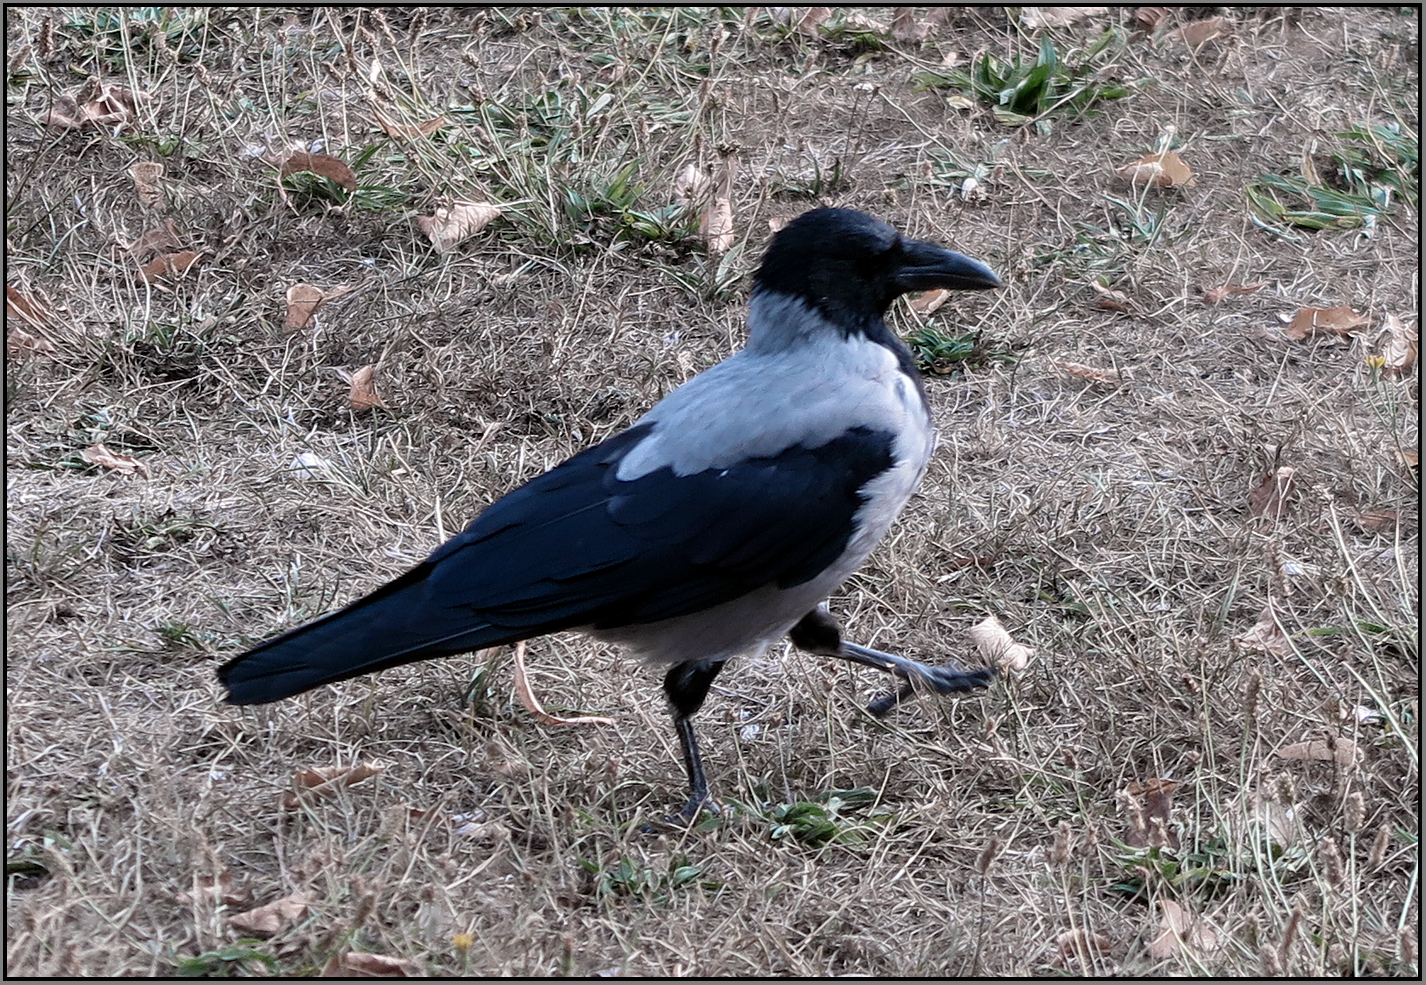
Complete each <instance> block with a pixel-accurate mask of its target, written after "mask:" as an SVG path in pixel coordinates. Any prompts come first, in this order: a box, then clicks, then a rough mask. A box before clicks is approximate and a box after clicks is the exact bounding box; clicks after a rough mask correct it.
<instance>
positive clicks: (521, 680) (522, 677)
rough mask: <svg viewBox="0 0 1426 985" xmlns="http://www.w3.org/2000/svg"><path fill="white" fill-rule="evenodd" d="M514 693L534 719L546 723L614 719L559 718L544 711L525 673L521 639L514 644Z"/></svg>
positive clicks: (609, 720)
mask: <svg viewBox="0 0 1426 985" xmlns="http://www.w3.org/2000/svg"><path fill="white" fill-rule="evenodd" d="M515 693H516V694H517V695H518V696H519V698H520V704H522V705H524V706H525V710H526V711H528V712H529V713H530V714H531V715H533V716H535V718H536V720H538V721H540V722H543V723H544V724H546V725H613V724H614V719H612V718H600V717H598V716H595V715H577V716H575V717H574V718H560V717H559V716H558V715H551V714H550V713H549V712H547V711H545V707H544V705H542V704H540V699H539V698H537V697H535V691H534V689H533V688H531V687H530V677H529V675H528V674H526V673H525V641H524V640H521V641H520V642H519V643H516V644H515Z"/></svg>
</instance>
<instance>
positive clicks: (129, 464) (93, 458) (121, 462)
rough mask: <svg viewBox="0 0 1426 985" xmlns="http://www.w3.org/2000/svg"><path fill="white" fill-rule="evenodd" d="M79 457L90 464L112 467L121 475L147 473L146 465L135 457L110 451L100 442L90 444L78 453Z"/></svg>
mask: <svg viewBox="0 0 1426 985" xmlns="http://www.w3.org/2000/svg"><path fill="white" fill-rule="evenodd" d="M79 457H80V458H82V459H84V460H85V461H86V462H88V463H90V464H91V465H98V466H100V467H102V468H106V469H113V470H114V471H115V472H119V473H122V474H123V475H133V474H134V473H135V472H139V473H142V474H143V475H145V476H146V475H148V474H149V469H148V466H147V465H145V464H144V463H143V462H141V461H139V460H138V459H137V458H134V457H133V456H132V455H120V454H118V453H117V452H112V451H110V450H109V449H108V448H105V447H104V446H103V445H102V444H96V445H90V446H89V447H88V448H86V449H84V450H83V451H82V452H80V453H79Z"/></svg>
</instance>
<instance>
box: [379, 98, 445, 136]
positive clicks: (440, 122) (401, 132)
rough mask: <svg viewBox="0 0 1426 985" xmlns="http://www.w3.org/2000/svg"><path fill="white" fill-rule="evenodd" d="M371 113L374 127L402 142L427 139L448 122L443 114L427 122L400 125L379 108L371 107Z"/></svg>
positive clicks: (399, 122) (400, 123)
mask: <svg viewBox="0 0 1426 985" xmlns="http://www.w3.org/2000/svg"><path fill="white" fill-rule="evenodd" d="M371 112H372V115H373V116H375V117H376V125H377V126H379V127H381V129H382V130H384V131H385V132H386V134H387V136H390V137H398V138H401V139H404V140H419V139H421V138H422V137H429V136H430V135H431V134H433V133H435V132H436V131H437V130H439V129H440V128H441V127H443V126H445V125H446V124H447V123H449V122H450V120H448V119H446V117H445V115H444V114H442V115H440V116H437V117H434V118H432V119H429V120H422V121H421V122H420V123H402V122H401V121H399V120H397V119H395V118H393V117H391V116H388V115H387V114H386V113H384V112H383V111H382V109H381V107H379V106H373V107H372V110H371Z"/></svg>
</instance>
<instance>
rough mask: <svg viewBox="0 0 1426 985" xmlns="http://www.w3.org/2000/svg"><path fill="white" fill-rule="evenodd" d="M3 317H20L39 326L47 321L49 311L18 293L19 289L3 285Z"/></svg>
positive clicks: (36, 326)
mask: <svg viewBox="0 0 1426 985" xmlns="http://www.w3.org/2000/svg"><path fill="white" fill-rule="evenodd" d="M5 317H6V318H20V319H23V320H24V321H27V322H29V323H30V324H31V325H32V326H34V327H35V328H39V327H41V326H42V325H44V324H45V322H47V321H49V312H47V311H45V309H44V308H42V307H40V306H39V305H38V304H37V303H35V302H34V301H32V300H31V299H30V298H28V297H26V296H25V295H24V294H22V293H20V291H19V289H17V288H15V287H12V286H11V285H9V284H6V285H5Z"/></svg>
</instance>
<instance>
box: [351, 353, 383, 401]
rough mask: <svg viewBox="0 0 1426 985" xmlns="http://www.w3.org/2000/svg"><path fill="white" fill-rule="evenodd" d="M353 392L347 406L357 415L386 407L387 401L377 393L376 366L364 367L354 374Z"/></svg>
mask: <svg viewBox="0 0 1426 985" xmlns="http://www.w3.org/2000/svg"><path fill="white" fill-rule="evenodd" d="M351 384H352V388H351V392H350V393H349V394H347V404H348V405H349V406H350V407H351V409H352V410H354V411H356V412H357V413H361V412H362V411H368V410H371V409H372V408H373V407H385V406H386V401H384V400H382V399H381V396H380V395H379V394H378V393H377V392H376V364H375V363H373V364H371V365H369V366H363V367H362V368H361V369H359V370H357V371H356V372H355V373H353V374H352V380H351Z"/></svg>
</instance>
